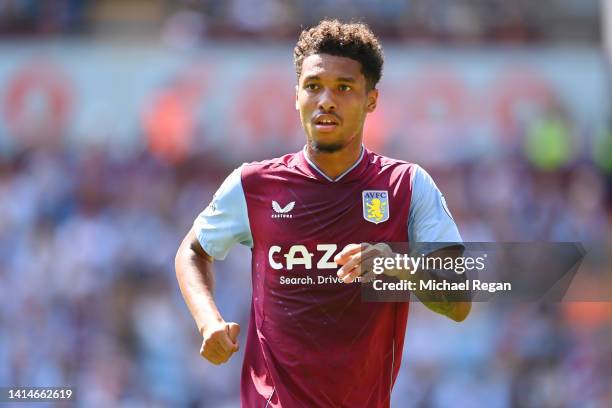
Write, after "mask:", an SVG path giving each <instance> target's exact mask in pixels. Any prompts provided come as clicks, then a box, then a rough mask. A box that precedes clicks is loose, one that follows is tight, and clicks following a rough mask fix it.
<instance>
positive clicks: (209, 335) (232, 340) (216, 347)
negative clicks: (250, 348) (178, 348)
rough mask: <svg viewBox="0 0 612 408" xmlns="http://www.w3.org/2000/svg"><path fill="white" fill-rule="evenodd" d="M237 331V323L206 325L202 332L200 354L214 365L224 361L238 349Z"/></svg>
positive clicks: (238, 329) (238, 330) (238, 327)
mask: <svg viewBox="0 0 612 408" xmlns="http://www.w3.org/2000/svg"><path fill="white" fill-rule="evenodd" d="M239 333H240V326H239V325H238V324H237V323H226V322H220V323H219V324H216V325H213V326H211V327H207V328H206V329H204V330H203V333H202V347H201V348H200V355H201V356H202V357H204V358H205V359H207V360H208V361H210V362H211V363H213V364H216V365H219V364H223V363H225V362H226V361H227V360H229V358H230V357H231V356H232V354H234V353H235V352H237V351H238V334H239Z"/></svg>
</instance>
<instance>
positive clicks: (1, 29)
mask: <svg viewBox="0 0 612 408" xmlns="http://www.w3.org/2000/svg"><path fill="white" fill-rule="evenodd" d="M599 12H600V1H599V0H582V1H567V0H564V1H557V0H546V1H537V2H534V1H528V0H520V1H512V2H508V1H503V0H480V1H467V0H462V1H452V0H384V1H382V0H351V1H348V0H316V1H311V0H230V1H220V0H180V1H169V0H158V1H142V0H129V1H117V0H58V1H53V2H44V1H36V0H0V35H1V34H5V35H16V34H17V35H27V36H32V35H34V36H41V35H42V36H45V35H71V34H100V33H105V32H117V30H118V31H120V32H123V31H130V32H135V31H139V32H145V33H147V35H150V33H151V32H153V31H159V30H160V29H161V30H162V32H164V33H166V34H167V35H169V36H171V37H174V36H178V37H181V38H183V37H185V36H195V37H197V38H196V40H201V39H204V38H208V37H212V38H243V39H244V38H250V39H277V40H278V39H287V38H289V39H291V40H293V39H294V37H295V34H296V33H297V32H299V28H300V26H303V25H311V24H314V23H316V22H317V21H318V20H320V19H321V18H323V17H328V16H334V17H339V18H343V19H362V18H364V16H367V18H368V22H369V23H370V24H371V25H372V26H373V28H374V29H375V31H376V32H377V34H378V35H380V36H381V37H385V38H395V39H403V40H416V41H435V42H438V43H439V42H449V43H474V42H512V43H528V42H560V41H568V40H569V41H586V42H595V41H597V39H598V37H599V34H600V28H599V27H600V21H599V17H598V16H599Z"/></svg>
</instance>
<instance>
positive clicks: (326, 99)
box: [319, 89, 337, 112]
mask: <svg viewBox="0 0 612 408" xmlns="http://www.w3.org/2000/svg"><path fill="white" fill-rule="evenodd" d="M336 108H337V105H336V101H335V100H334V97H333V95H332V92H331V91H330V90H327V89H326V90H324V91H323V92H321V99H319V109H320V110H322V111H324V112H330V111H334V110H336Z"/></svg>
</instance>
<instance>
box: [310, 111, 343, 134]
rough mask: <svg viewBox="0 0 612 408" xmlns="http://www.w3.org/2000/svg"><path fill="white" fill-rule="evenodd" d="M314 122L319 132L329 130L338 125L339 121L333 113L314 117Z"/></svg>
mask: <svg viewBox="0 0 612 408" xmlns="http://www.w3.org/2000/svg"><path fill="white" fill-rule="evenodd" d="M314 124H315V128H316V129H317V130H318V131H319V132H331V131H333V130H334V129H336V128H337V127H338V126H339V125H340V121H339V120H338V118H337V117H336V116H334V115H319V116H317V117H316V118H315V120H314Z"/></svg>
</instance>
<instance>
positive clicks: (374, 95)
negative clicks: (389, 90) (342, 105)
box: [366, 88, 378, 113]
mask: <svg viewBox="0 0 612 408" xmlns="http://www.w3.org/2000/svg"><path fill="white" fill-rule="evenodd" d="M377 101H378V89H376V88H374V89H370V90H369V91H368V105H367V109H366V110H367V111H368V113H370V112H374V109H376V102H377Z"/></svg>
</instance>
